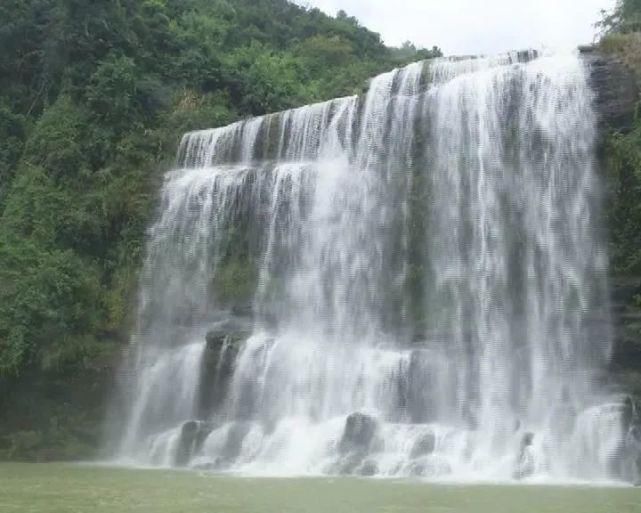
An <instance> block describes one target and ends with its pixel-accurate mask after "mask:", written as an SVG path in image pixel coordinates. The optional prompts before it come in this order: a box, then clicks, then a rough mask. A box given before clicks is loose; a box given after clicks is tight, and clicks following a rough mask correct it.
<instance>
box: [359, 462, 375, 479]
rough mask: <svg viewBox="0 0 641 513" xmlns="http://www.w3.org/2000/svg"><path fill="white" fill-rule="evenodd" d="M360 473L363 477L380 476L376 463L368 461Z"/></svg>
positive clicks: (361, 467) (360, 469)
mask: <svg viewBox="0 0 641 513" xmlns="http://www.w3.org/2000/svg"><path fill="white" fill-rule="evenodd" d="M358 473H359V474H360V475H361V476H374V475H376V474H378V465H377V464H376V462H375V461H372V460H366V461H364V462H363V464H362V465H361V466H360V468H359V469H358Z"/></svg>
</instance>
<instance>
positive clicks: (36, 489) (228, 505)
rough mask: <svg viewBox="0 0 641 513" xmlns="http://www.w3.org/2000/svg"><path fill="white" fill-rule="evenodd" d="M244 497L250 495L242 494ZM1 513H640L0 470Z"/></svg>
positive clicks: (502, 493)
mask: <svg viewBox="0 0 641 513" xmlns="http://www.w3.org/2000/svg"><path fill="white" fill-rule="evenodd" d="M249 489H251V493H248V490H249ZM0 511H2V512H3V513H27V512H29V513H70V512H74V513H75V512H77V513H85V512H87V511H92V512H95V513H103V512H104V513H113V512H118V513H134V512H135V513H152V512H153V513H175V512H177V511H178V512H181V513H191V512H203V511H212V512H218V511H220V512H225V513H287V512H291V513H294V512H296V513H299V512H305V513H326V512H327V511H332V512H334V513H365V512H367V513H377V512H395V513H418V512H421V513H436V512H442V511H456V512H458V513H472V512H473V513H495V512H502V511H509V512H511V513H603V512H606V511H611V512H617V513H639V512H641V490H639V489H638V488H633V487H627V488H620V487H615V488H608V487H605V486H603V487H594V486H593V487H579V486H574V487H571V486H542V485H538V486H515V485H508V486H499V485H492V486H480V485H467V486H460V485H434V484H426V483H425V482H423V481H393V480H379V479H358V478H346V477H343V478H341V479H332V478H298V479H283V478H275V479H274V478H258V479H255V478H238V477H229V476H221V475H212V474H207V473H196V472H179V471H168V470H131V469H117V468H100V467H90V466H84V465H82V466H80V465H78V466H74V465H64V464H16V463H10V464H0Z"/></svg>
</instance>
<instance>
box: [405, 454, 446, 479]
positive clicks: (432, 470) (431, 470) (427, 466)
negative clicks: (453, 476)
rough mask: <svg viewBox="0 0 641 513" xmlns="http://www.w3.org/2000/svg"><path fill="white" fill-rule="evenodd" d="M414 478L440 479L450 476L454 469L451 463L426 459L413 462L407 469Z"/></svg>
mask: <svg viewBox="0 0 641 513" xmlns="http://www.w3.org/2000/svg"><path fill="white" fill-rule="evenodd" d="M407 471H408V474H409V475H410V476H412V477H439V476H444V475H447V474H450V473H451V472H452V468H451V467H450V465H449V463H447V462H446V461H443V460H440V459H434V458H424V459H422V460H418V461H413V462H412V463H411V464H410V465H409V466H408V468H407Z"/></svg>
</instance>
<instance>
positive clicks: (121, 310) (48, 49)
mask: <svg viewBox="0 0 641 513" xmlns="http://www.w3.org/2000/svg"><path fill="white" fill-rule="evenodd" d="M0 48H2V52H0V284H1V285H0V412H1V413H0V456H4V457H10V458H30V459H47V458H77V457H86V456H89V455H90V454H91V451H92V449H94V448H95V447H96V446H97V440H98V437H99V429H98V426H99V423H100V417H101V412H102V410H103V406H104V399H105V393H106V390H108V388H109V384H110V381H111V379H112V375H113V369H114V366H115V363H116V362H117V361H118V358H119V354H120V353H121V350H122V348H123V347H124V346H125V345H126V342H127V333H128V329H129V325H130V322H131V312H132V309H133V308H134V304H135V298H134V294H135V288H136V276H137V270H138V268H139V264H140V261H141V258H142V251H143V244H144V233H145V227H146V225H147V223H148V221H149V219H150V216H152V215H153V211H154V197H155V192H156V190H157V186H158V183H159V180H160V177H161V176H162V172H163V171H164V170H166V169H167V168H168V167H169V166H170V165H171V163H172V161H173V156H174V153H175V150H176V145H177V142H178V140H179V138H180V136H181V134H182V133H183V132H185V131H187V130H191V129H196V128H206V127H212V126H217V125H222V124H226V123H229V122H232V121H234V120H236V119H240V118H242V117H247V116H253V115H258V114H263V113H266V112H272V111H277V110H281V109H286V108H289V107H293V106H297V105H302V104H306V103H310V102H314V101H318V100H323V99H327V98H330V97H335V96H341V95H347V94H353V93H355V92H358V91H359V90H361V89H362V87H363V85H364V84H365V80H366V79H367V78H368V77H370V76H373V75H375V74H377V73H379V72H381V71H384V70H388V69H391V68H393V67H395V66H398V65H401V64H404V63H406V62H409V61H414V60H418V59H423V58H429V57H432V56H434V55H439V54H440V51H439V50H438V48H436V47H435V48H433V49H431V50H424V49H416V48H415V47H414V46H413V45H411V44H409V43H408V44H405V45H404V46H403V47H402V48H398V49H393V48H387V47H385V45H384V44H383V43H382V41H381V39H380V37H379V35H378V34H376V33H373V32H371V31H369V30H367V29H366V28H364V27H362V26H360V25H359V23H358V21H357V20H356V19H354V18H353V17H350V16H348V15H347V14H345V13H344V12H340V13H339V14H338V16H337V17H336V18H333V17H330V16H327V15H325V14H323V13H322V12H320V11H319V10H317V9H307V8H303V7H299V6H297V5H294V4H291V3H289V2H287V1H285V0H140V1H138V0H96V1H92V2H87V1H84V0H7V1H4V2H2V3H1V4H0Z"/></svg>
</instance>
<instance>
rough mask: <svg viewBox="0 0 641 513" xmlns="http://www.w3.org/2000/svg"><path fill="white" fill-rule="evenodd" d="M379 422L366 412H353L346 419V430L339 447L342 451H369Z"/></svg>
mask: <svg viewBox="0 0 641 513" xmlns="http://www.w3.org/2000/svg"><path fill="white" fill-rule="evenodd" d="M377 427H378V426H377V422H376V420H375V419H374V418H373V417H370V416H369V415H365V414H364V413H358V412H356V413H352V414H351V415H349V416H348V417H347V419H346V420H345V430H344V431H343V437H342V438H341V441H340V444H339V449H340V451H341V453H343V454H345V453H350V452H355V453H364V452H367V451H368V450H369V448H370V446H371V444H372V441H373V440H374V435H375V434H376V429H377Z"/></svg>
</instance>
